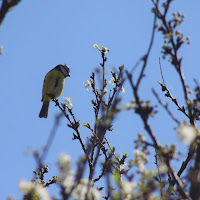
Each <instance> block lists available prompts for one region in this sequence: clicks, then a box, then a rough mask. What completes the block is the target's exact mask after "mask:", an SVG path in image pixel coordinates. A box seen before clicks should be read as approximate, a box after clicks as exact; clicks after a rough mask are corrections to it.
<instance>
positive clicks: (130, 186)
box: [122, 181, 138, 195]
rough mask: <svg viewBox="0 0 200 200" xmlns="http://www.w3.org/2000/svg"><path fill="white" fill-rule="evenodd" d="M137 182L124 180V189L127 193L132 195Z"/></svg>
mask: <svg viewBox="0 0 200 200" xmlns="http://www.w3.org/2000/svg"><path fill="white" fill-rule="evenodd" d="M137 186H138V185H137V183H135V182H130V181H124V182H123V183H122V191H123V193H124V194H125V195H131V194H133V191H134V190H135V189H136V188H137Z"/></svg>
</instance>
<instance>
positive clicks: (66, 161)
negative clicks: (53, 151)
mask: <svg viewBox="0 0 200 200" xmlns="http://www.w3.org/2000/svg"><path fill="white" fill-rule="evenodd" d="M58 161H59V167H60V168H61V169H64V168H66V167H67V168H69V166H70V164H71V157H70V156H69V155H67V154H66V153H61V154H60V155H59V158H58Z"/></svg>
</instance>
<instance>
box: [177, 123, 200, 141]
mask: <svg viewBox="0 0 200 200" xmlns="http://www.w3.org/2000/svg"><path fill="white" fill-rule="evenodd" d="M177 134H178V136H179V138H180V140H181V141H182V142H183V143H184V144H186V145H190V144H191V142H193V141H194V139H195V137H196V135H197V131H196V129H195V128H194V127H193V126H189V125H183V124H181V125H179V127H178V128H177Z"/></svg>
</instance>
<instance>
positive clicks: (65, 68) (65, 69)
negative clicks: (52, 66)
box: [60, 65, 69, 76]
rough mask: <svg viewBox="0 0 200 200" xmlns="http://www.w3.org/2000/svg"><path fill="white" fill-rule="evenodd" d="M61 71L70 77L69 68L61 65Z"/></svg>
mask: <svg viewBox="0 0 200 200" xmlns="http://www.w3.org/2000/svg"><path fill="white" fill-rule="evenodd" d="M60 69H61V71H62V73H63V74H64V76H68V75H69V68H68V67H67V66H63V65H61V67H60Z"/></svg>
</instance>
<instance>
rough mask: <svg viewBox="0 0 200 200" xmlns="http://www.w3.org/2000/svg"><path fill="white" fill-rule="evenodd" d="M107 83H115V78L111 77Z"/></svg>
mask: <svg viewBox="0 0 200 200" xmlns="http://www.w3.org/2000/svg"><path fill="white" fill-rule="evenodd" d="M109 83H110V84H112V85H116V83H115V78H114V77H112V78H111V80H110V81H109Z"/></svg>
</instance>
